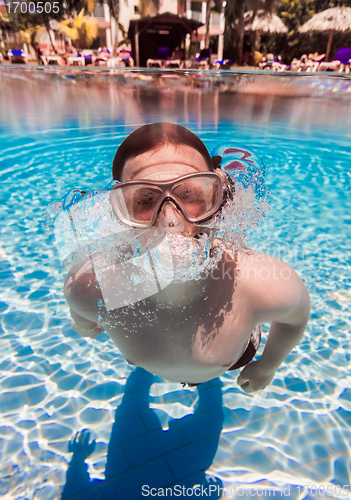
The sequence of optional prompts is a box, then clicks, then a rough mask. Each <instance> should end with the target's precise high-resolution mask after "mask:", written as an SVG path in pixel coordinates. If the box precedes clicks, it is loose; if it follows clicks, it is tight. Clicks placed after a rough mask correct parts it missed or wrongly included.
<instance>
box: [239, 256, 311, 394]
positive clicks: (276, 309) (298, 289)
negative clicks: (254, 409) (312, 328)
mask: <svg viewBox="0 0 351 500" xmlns="http://www.w3.org/2000/svg"><path fill="white" fill-rule="evenodd" d="M274 266H275V267H274ZM265 269H267V268H265ZM271 272H272V278H273V279H271V280H269V281H268V280H260V279H258V280H254V281H255V283H254V288H255V292H253V290H254V289H253V288H252V292H253V294H254V295H255V298H254V301H255V302H256V303H257V304H258V306H257V316H256V318H257V319H256V323H264V322H271V327H270V330H269V335H268V339H267V343H266V346H265V348H264V351H263V353H262V356H261V357H260V358H259V360H258V361H254V362H253V363H250V364H248V365H247V366H246V367H245V368H244V369H243V370H242V372H241V373H240V375H239V377H238V384H239V385H240V386H241V388H242V389H243V390H244V391H245V392H254V391H257V390H261V389H264V388H265V387H266V386H267V385H268V384H269V383H270V382H271V381H272V379H273V377H274V373H275V371H276V370H277V369H278V368H279V366H280V365H281V364H282V362H283V361H284V359H285V358H286V357H287V356H288V354H289V353H290V352H291V351H292V349H293V348H294V347H295V345H296V344H297V343H298V342H299V340H300V338H301V337H302V335H303V333H304V331H305V329H306V326H307V323H308V320H309V316H310V298H309V294H308V292H307V289H306V287H305V285H304V284H303V282H302V281H301V279H300V278H299V277H298V275H297V274H296V273H295V272H294V271H293V270H292V269H291V268H290V267H289V266H288V265H287V264H285V263H283V262H279V261H277V260H275V259H274V263H273V267H272V268H271ZM284 276H285V278H284ZM286 276H289V278H286Z"/></svg>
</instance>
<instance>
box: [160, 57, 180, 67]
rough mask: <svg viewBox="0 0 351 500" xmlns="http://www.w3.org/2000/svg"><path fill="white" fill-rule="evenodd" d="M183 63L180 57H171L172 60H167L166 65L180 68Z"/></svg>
mask: <svg viewBox="0 0 351 500" xmlns="http://www.w3.org/2000/svg"><path fill="white" fill-rule="evenodd" d="M181 64H182V61H181V60H180V59H171V60H170V61H165V63H164V67H165V68H167V69H179V68H180V67H181Z"/></svg>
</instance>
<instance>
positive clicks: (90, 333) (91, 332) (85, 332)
mask: <svg viewBox="0 0 351 500" xmlns="http://www.w3.org/2000/svg"><path fill="white" fill-rule="evenodd" d="M71 328H72V330H74V331H75V332H76V333H79V335H82V337H90V338H91V339H96V338H97V337H98V336H99V335H100V333H101V332H103V331H104V328H103V326H101V325H100V324H99V323H97V325H96V326H95V328H93V329H92V328H90V329H87V328H84V329H83V328H80V327H79V326H78V324H77V323H76V322H75V321H74V319H72V321H71Z"/></svg>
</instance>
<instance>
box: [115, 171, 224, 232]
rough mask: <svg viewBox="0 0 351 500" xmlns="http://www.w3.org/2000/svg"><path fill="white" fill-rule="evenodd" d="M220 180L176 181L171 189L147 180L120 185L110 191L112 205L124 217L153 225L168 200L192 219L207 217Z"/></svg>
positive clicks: (215, 203) (214, 201)
mask: <svg viewBox="0 0 351 500" xmlns="http://www.w3.org/2000/svg"><path fill="white" fill-rule="evenodd" d="M218 197H219V183H218V180H217V179H216V178H215V177H206V176H204V177H194V178H189V179H184V180H180V181H179V182H177V181H175V182H174V184H173V185H172V186H170V187H168V189H162V187H159V186H156V185H153V184H152V185H150V184H146V183H142V182H140V184H139V183H135V184H131V185H128V184H121V185H119V186H118V189H114V190H112V191H111V198H112V199H113V204H114V205H115V207H116V208H117V210H118V212H119V213H120V214H121V215H122V217H123V219H124V220H126V221H127V220H128V221H130V222H131V223H132V224H133V223H136V224H145V226H147V225H149V224H151V222H152V220H154V218H155V212H157V211H158V210H159V209H160V207H161V206H162V204H163V201H164V200H165V199H171V200H173V201H174V202H175V204H176V205H177V206H178V207H179V208H180V209H181V210H182V211H183V213H184V215H185V217H186V218H187V219H190V220H191V221H192V222H197V221H200V220H204V219H206V216H208V214H210V213H211V211H213V210H214V208H215V207H216V205H217V204H218Z"/></svg>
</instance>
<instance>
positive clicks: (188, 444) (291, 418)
mask: <svg viewBox="0 0 351 500" xmlns="http://www.w3.org/2000/svg"><path fill="white" fill-rule="evenodd" d="M13 71H14V74H16V81H15V85H19V86H18V87H17V92H20V94H18V93H17V94H16V92H14V91H13V90H12V91H11V88H10V85H9V82H10V81H12V80H11V78H10V76H9V75H7V77H6V78H5V77H3V79H2V80H1V79H0V84H1V85H2V93H1V95H2V99H3V101H2V102H3V103H4V97H3V96H4V89H8V90H9V93H8V94H7V95H8V96H9V97H8V99H9V100H10V104H11V105H12V110H13V114H11V105H10V104H9V103H7V104H6V106H5V105H4V106H3V107H2V108H0V142H1V152H0V179H1V186H2V189H1V192H0V197H1V207H0V212H1V247H0V251H1V253H0V259H1V260H0V265H1V282H0V286H1V301H0V312H1V329H0V347H1V348H0V370H1V375H0V376H1V378H0V385H1V394H0V456H1V465H0V497H1V496H3V497H4V498H6V499H21V500H22V499H23V500H24V499H28V500H29V499H30V500H32V499H33V500H39V499H40V500H54V499H59V498H61V495H62V498H64V499H68V498H77V499H78V498H79V499H93V498H94V499H95V498H96V499H99V500H100V499H112V498H113V499H116V498H121V499H123V500H134V499H136V500H137V499H139V498H143V497H144V496H145V495H146V493H147V491H151V490H150V488H151V487H156V488H166V487H171V486H173V487H175V486H176V485H178V486H179V487H183V486H184V488H192V487H193V486H194V485H196V484H200V485H207V488H209V487H210V486H211V485H212V486H213V491H214V490H215V487H217V486H220V487H222V488H223V489H224V493H223V498H234V497H235V495H236V496H244V497H247V498H266V497H267V496H268V492H269V491H270V490H269V489H270V488H272V490H271V496H272V495H273V493H272V492H273V491H274V492H275V496H276V497H278V498H284V497H289V498H294V499H295V498H296V499H302V498H308V499H310V498H316V497H317V498H351V495H350V493H349V492H348V490H350V485H351V477H350V443H351V369H350V366H351V365H350V357H351V356H350V355H351V347H350V321H351V315H350V299H351V292H350V289H351V287H350V284H351V276H350V239H351V234H350V232H351V231H350V228H351V226H350V223H351V206H350V205H351V197H350V183H351V182H350V171H351V169H350V165H351V142H350V131H351V119H350V118H349V117H350V116H351V115H350V103H349V99H346V98H345V96H344V95H343V96H342V99H337V100H334V101H331V100H330V98H329V97H328V95H326V96H324V97H323V96H320V95H319V97H318V98H317V97H316V96H311V95H308V96H307V97H306V96H305V97H300V98H294V99H291V96H290V97H285V98H284V97H279V98H277V97H272V96H261V97H260V99H259V100H258V101H257V100H253V98H252V97H251V98H250V99H249V98H248V97H247V96H246V97H245V96H244V97H241V96H240V92H239V94H235V95H228V94H227V96H225V95H220V96H219V97H218V95H217V94H214V91H213V89H210V90H208V91H207V90H206V89H205V90H202V91H200V92H198V91H196V92H194V93H193V94H192V93H189V94H188V95H187V99H188V100H189V103H188V104H187V106H185V104H184V102H185V97H184V96H182V97H179V95H178V94H177V93H176V92H175V91H174V90H172V91H169V93H168V94H167V92H164V91H163V94H162V96H161V97H160V95H159V93H157V94H153V99H154V102H156V101H157V102H156V104H155V106H154V107H152V106H151V104H150V103H149V101H148V90H145V91H143V90H141V91H140V89H139V90H138V91H137V92H136V91H135V88H134V89H133V91H132V92H130V93H129V94H128V99H129V100H128V99H126V100H124V99H123V96H122V95H118V92H117V91H116V93H115V94H114V93H113V92H111V91H110V90H109V92H110V93H109V94H108V93H106V92H105V93H104V90H103V89H101V88H98V87H96V88H95V87H93V88H92V89H91V91H92V95H94V96H95V98H97V97H98V98H99V99H100V100H99V102H98V104H96V103H95V105H93V104H91V103H89V105H87V107H86V109H83V108H82V106H83V99H82V101H81V102H79V103H78V104H76V107H77V109H75V108H74V107H73V108H72V107H70V106H69V103H70V102H71V101H70V100H69V99H70V98H71V97H72V95H73V94H72V95H71V94H69V92H70V91H67V87H65V88H64V89H62V87H61V85H67V82H66V81H65V82H64V83H62V84H61V83H60V84H58V83H57V82H56V81H53V82H52V84H51V86H50V87H49V88H48V90H47V92H48V93H51V94H50V95H51V96H55V95H59V96H61V97H62V95H63V97H64V99H61V97H60V98H59V97H57V99H54V101H52V108H50V102H49V97H45V94H43V97H42V101H43V102H42V108H40V102H41V101H40V100H37V101H36V99H39V97H38V92H39V90H40V89H41V88H42V87H40V86H39V87H38V85H39V83H40V85H43V81H42V80H44V83H45V78H44V77H42V79H41V80H40V82H39V83H36V82H35V80H33V79H32V80H30V81H31V86H32V87H31V89H29V90H28V86H26V87H24V86H23V87H21V85H24V84H23V82H20V83H18V80H19V77H18V73H16V71H18V70H13ZM0 73H1V72H0ZM310 82H311V80H309V88H311V87H313V85H312V86H311V85H310ZM335 82H336V80H334V82H333V84H334V86H335ZM319 84H320V82H319ZM6 85H7V87H6ZM46 85H48V86H49V85H50V81H49V80H48V82H46ZM78 85H79V82H78ZM316 85H317V84H315V86H316ZM344 85H345V84H344ZM327 87H328V86H327ZM319 88H321V85H319ZM328 88H329V87H328ZM21 89H22V90H23V92H22V90H21ZM11 92H14V93H11ZM31 92H32V99H31V98H30V95H31V94H30V93H31ZM55 92H56V94H55ZM72 92H73V91H72ZM74 92H77V90H76V88H75V89H74ZM206 92H208V93H206ZM60 93H61V94H60ZM81 93H82V94H84V96H85V97H87V96H89V89H87V88H86V87H84V88H83V89H82V91H81ZM94 93H95V94H94ZM224 94H226V93H225V92H224ZM79 95H80V94H79ZM156 95H157V97H155V96H156ZM16 96H22V99H23V103H22V104H23V105H22V108H21V105H20V104H19V103H18V99H16ZM216 96H217V97H216ZM80 97H81V95H80ZM216 98H217V99H218V100H219V101H217V104H218V102H219V105H217V107H215V105H214V104H215V99H216ZM30 99H31V100H30ZM182 99H183V100H182ZM245 99H246V100H245ZM255 99H256V97H255ZM301 99H303V102H304V106H302V104H301ZM318 99H319V100H318ZM334 99H335V98H334ZM117 101H118V102H117ZM179 102H181V103H182V106H181V107H179ZM226 102H228V103H229V104H228V105H227V106H226V104H225V103H226ZM35 103H36V104H35ZM111 103H112V104H113V103H114V105H115V107H114V112H113V113H112V112H111V106H112V104H111ZM116 103H117V104H116ZM167 103H168V105H167ZM112 107H113V106H112ZM228 107H229V108H231V109H233V110H234V109H235V110H236V113H232V115H231V113H230V109H229V110H228ZM127 108H128V110H127ZM21 109H22V111H21ZM336 109H337V110H338V111H336ZM313 110H314V111H316V113H317V116H316V114H315V113H314V112H313ZM328 110H331V111H330V113H328ZM40 113H42V119H40ZM318 113H320V114H319V115H318ZM113 114H114V116H113ZM321 117H322V118H321ZM155 119H157V120H169V121H178V123H180V124H183V125H185V126H187V127H188V128H189V129H191V130H192V131H193V132H195V133H197V134H198V135H199V136H200V138H201V139H202V140H203V141H204V142H205V144H206V146H207V147H208V149H209V150H210V151H211V150H212V149H213V148H214V147H215V146H216V145H217V144H218V143H228V144H230V143H231V142H232V141H235V143H236V144H242V145H243V146H247V147H249V148H251V149H252V150H253V151H254V152H255V153H256V154H257V155H258V156H259V157H261V158H262V159H263V160H264V162H265V165H266V169H267V176H266V183H267V187H268V189H269V191H270V204H271V209H270V211H269V213H268V214H267V217H266V218H265V220H264V222H263V223H262V224H261V225H260V227H259V228H257V229H255V230H252V231H251V232H250V233H249V234H248V241H247V243H248V246H249V247H250V248H253V249H255V250H258V251H262V252H264V253H267V254H269V255H273V256H275V257H277V258H280V259H282V260H284V261H286V262H287V263H289V264H290V265H291V266H292V267H293V268H294V269H295V270H296V271H297V272H298V274H299V275H300V276H301V278H302V279H303V281H304V282H305V284H306V286H307V288H308V290H309V292H310V295H311V301H312V313H311V319H310V322H309V325H308V327H307V330H306V332H305V335H304V336H303V338H302V340H301V341H300V343H299V344H298V345H297V346H296V348H295V349H294V350H293V351H292V352H291V353H290V355H289V356H288V357H287V359H286V360H285V362H284V363H283V364H282V366H281V367H280V368H279V370H278V371H277V372H276V376H275V378H274V380H273V382H272V383H271V385H270V386H268V387H267V388H266V389H265V390H264V391H262V392H258V393H255V394H254V395H247V394H245V393H243V392H242V391H241V390H240V388H239V387H238V385H237V384H236V378H237V376H238V374H239V371H236V372H228V373H227V374H225V375H223V376H222V377H221V378H220V379H214V380H213V381H211V382H209V383H206V384H202V385H201V386H200V387H199V388H184V389H183V388H182V387H181V386H180V384H177V383H172V382H169V381H166V380H163V379H161V378H159V377H153V376H151V375H150V374H148V373H147V372H145V371H144V370H142V369H133V367H131V366H129V365H128V364H127V363H126V362H125V361H124V359H123V357H122V355H121V354H120V353H119V351H118V349H117V348H116V346H115V345H114V343H113V342H112V341H111V340H110V339H109V337H108V335H106V334H105V333H103V334H101V335H100V336H99V337H98V339H96V340H92V339H88V338H81V337H80V336H79V335H77V334H76V333H75V332H74V331H73V330H72V329H71V328H70V317H69V311H68V307H67V305H66V302H65V300H64V296H63V290H62V284H63V280H64V277H65V273H64V271H63V270H62V268H61V266H60V261H59V258H58V254H57V251H56V248H55V243H54V236H53V235H52V234H51V235H50V234H46V233H45V231H44V230H43V228H42V226H41V224H40V218H41V216H42V214H43V212H44V211H45V209H46V208H47V206H48V205H49V203H50V202H51V201H52V200H55V199H59V198H61V197H62V196H63V195H64V194H65V193H66V192H67V191H69V190H71V189H73V188H77V187H79V188H98V189H99V188H103V187H104V186H105V185H106V184H107V183H108V182H109V181H110V180H111V178H110V176H111V163H112V159H113V156H114V153H115V150H116V148H117V146H118V145H119V144H120V142H121V141H122V140H123V138H124V137H126V136H127V135H128V134H129V133H130V132H131V131H132V130H134V129H135V128H136V127H137V126H138V125H142V124H143V123H145V122H146V121H153V120H155ZM264 332H265V333H264V335H263V342H262V344H261V346H260V348H259V353H258V355H260V353H261V352H262V349H263V347H264V344H265V341H266V337H267V332H268V325H264ZM83 430H85V433H84V432H83V435H81V436H80V438H81V441H79V440H78V441H77V440H76V441H75V442H74V441H72V438H74V436H75V435H76V433H77V432H79V431H83ZM69 443H70V444H69ZM73 451H74V453H73V455H72V452H73ZM72 456H73V460H72ZM84 460H85V462H84ZM69 464H70V465H69ZM68 466H69V469H68ZM67 469H68V473H67ZM66 473H67V476H66ZM143 485H144V490H142V487H143ZM145 485H148V486H149V489H148V487H147V486H145ZM235 489H237V491H236V493H235ZM174 491H176V490H174ZM184 491H185V493H184ZM184 491H183V493H182V494H183V496H178V498H183V497H184V498H187V497H189V495H190V492H191V491H195V490H190V489H189V490H184ZM186 491H187V492H188V493H186ZM62 492H63V493H62ZM142 492H143V493H144V494H145V495H143V494H142ZM215 494H216V493H215V492H214V493H213V494H212V496H213V498H218V495H217V496H215ZM159 496H162V492H160V491H159ZM174 496H175V495H174ZM203 496H204V497H206V495H205V494H204V495H203ZM194 497H195V492H194Z"/></svg>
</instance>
